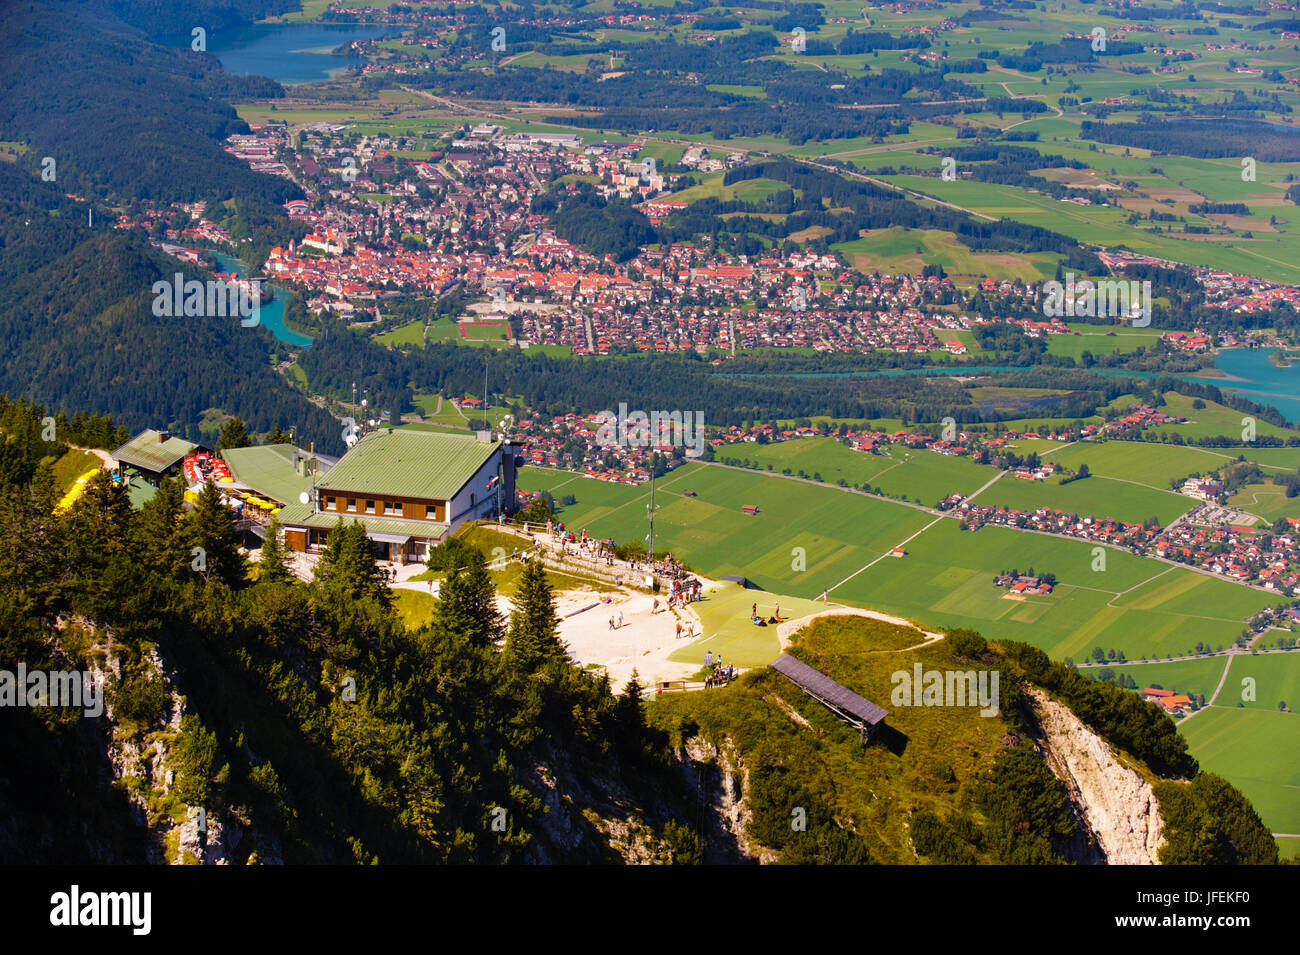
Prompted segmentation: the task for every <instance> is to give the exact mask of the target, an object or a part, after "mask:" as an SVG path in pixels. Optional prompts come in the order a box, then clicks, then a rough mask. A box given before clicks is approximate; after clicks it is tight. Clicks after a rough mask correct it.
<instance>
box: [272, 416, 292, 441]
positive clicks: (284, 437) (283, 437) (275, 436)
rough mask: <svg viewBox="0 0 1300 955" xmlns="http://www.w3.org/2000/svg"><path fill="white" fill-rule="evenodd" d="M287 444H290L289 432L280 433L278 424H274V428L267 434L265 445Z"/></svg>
mask: <svg viewBox="0 0 1300 955" xmlns="http://www.w3.org/2000/svg"><path fill="white" fill-rule="evenodd" d="M289 442H290V434H289V432H288V431H281V430H280V422H278V421H277V422H276V423H275V428H274V429H273V430H271V431H270V432H269V433H268V434H267V436H266V443H267V444H288V443H289Z"/></svg>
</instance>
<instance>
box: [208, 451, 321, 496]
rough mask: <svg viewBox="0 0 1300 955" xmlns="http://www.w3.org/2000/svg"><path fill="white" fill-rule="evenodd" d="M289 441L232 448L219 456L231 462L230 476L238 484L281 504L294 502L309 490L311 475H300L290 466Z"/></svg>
mask: <svg viewBox="0 0 1300 955" xmlns="http://www.w3.org/2000/svg"><path fill="white" fill-rule="evenodd" d="M293 453H294V447H293V445H292V444H264V445H260V446H258V447H253V448H231V449H230V450H228V451H222V452H221V457H222V458H224V459H225V462H226V464H228V465H230V476H231V477H232V478H234V479H235V481H236V482H238V483H239V484H243V485H245V486H246V487H251V488H252V489H253V490H254V491H256V492H257V493H259V494H264V495H265V496H267V497H269V498H274V499H275V500H277V501H279V502H280V503H281V504H288V503H290V502H291V501H297V500H298V496H299V495H300V494H302V493H303V492H304V491H307V490H310V489H311V478H310V477H304V476H303V475H301V474H299V473H298V472H297V471H296V470H295V469H294V466H293Z"/></svg>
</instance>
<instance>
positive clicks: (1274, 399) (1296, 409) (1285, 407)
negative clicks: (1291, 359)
mask: <svg viewBox="0 0 1300 955" xmlns="http://www.w3.org/2000/svg"><path fill="white" fill-rule="evenodd" d="M1272 356H1273V349H1271V348H1226V349H1224V350H1222V351H1220V352H1219V354H1217V355H1216V356H1215V357H1214V367H1215V368H1217V369H1219V370H1220V371H1222V372H1224V373H1225V374H1228V375H1232V377H1233V378H1240V379H1242V380H1241V381H1232V380H1225V379H1222V378H1214V379H1208V380H1209V381H1210V383H1211V384H1215V385H1218V386H1219V387H1220V388H1224V389H1231V390H1232V391H1233V392H1234V393H1235V394H1239V395H1241V396H1242V397H1243V398H1249V399H1250V400H1251V401H1257V402H1259V403H1260V404H1262V405H1271V406H1272V407H1274V408H1276V409H1277V410H1278V411H1280V412H1282V414H1283V415H1284V416H1285V417H1286V418H1287V420H1289V421H1300V366H1297V365H1293V366H1292V367H1290V368H1279V367H1278V366H1277V365H1275V364H1273V358H1272Z"/></svg>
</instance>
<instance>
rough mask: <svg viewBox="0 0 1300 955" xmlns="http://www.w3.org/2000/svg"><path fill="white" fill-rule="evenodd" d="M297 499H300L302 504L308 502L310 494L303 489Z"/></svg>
mask: <svg viewBox="0 0 1300 955" xmlns="http://www.w3.org/2000/svg"><path fill="white" fill-rule="evenodd" d="M298 500H299V501H301V502H302V503H303V504H310V503H311V495H310V494H308V493H307V492H306V491H303V492H302V493H301V494H299V495H298Z"/></svg>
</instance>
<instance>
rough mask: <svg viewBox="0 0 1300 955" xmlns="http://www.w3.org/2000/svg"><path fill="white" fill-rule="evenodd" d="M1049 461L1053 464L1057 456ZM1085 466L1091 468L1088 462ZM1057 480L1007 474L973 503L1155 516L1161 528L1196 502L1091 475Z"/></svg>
mask: <svg viewBox="0 0 1300 955" xmlns="http://www.w3.org/2000/svg"><path fill="white" fill-rule="evenodd" d="M1051 460H1053V461H1055V460H1056V457H1055V456H1053V457H1052V458H1051ZM1088 466H1089V468H1091V467H1092V465H1091V463H1090V462H1089V465H1088ZM1059 480H1060V478H1056V477H1050V478H1047V479H1046V480H1044V481H1032V480H1027V479H1025V478H1018V477H1015V476H1014V475H1012V474H1007V475H1005V476H1004V477H1002V478H1000V479H999V480H998V482H997V483H996V484H994V485H993V486H992V487H989V488H986V489H985V490H983V491H981V492H980V493H979V494H977V495H976V496H975V497H974V498H973V500H974V501H975V503H977V504H994V505H999V506H1002V507H1013V508H1016V509H1017V510H1021V511H1033V510H1037V509H1038V508H1040V507H1049V508H1055V509H1057V510H1061V511H1065V512H1067V513H1072V514H1078V515H1079V516H1080V517H1087V516H1094V517H1115V518H1118V519H1120V520H1124V521H1133V522H1141V521H1145V520H1146V519H1147V518H1149V517H1156V518H1159V520H1160V525H1161V526H1162V527H1163V526H1166V525H1167V524H1169V523H1170V522H1172V521H1173V520H1174V518H1176V517H1178V515H1180V514H1183V513H1185V512H1186V511H1189V510H1191V508H1192V505H1193V504H1195V503H1196V502H1195V501H1193V500H1192V499H1191V498H1189V497H1184V496H1182V495H1181V494H1173V493H1171V492H1169V491H1160V490H1155V489H1154V488H1150V487H1146V486H1143V485H1140V484H1133V483H1129V482H1127V481H1120V480H1114V479H1111V478H1107V477H1100V476H1093V477H1090V478H1085V479H1083V480H1081V481H1071V482H1070V483H1069V484H1066V485H1061V484H1059V483H1058V481H1059Z"/></svg>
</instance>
